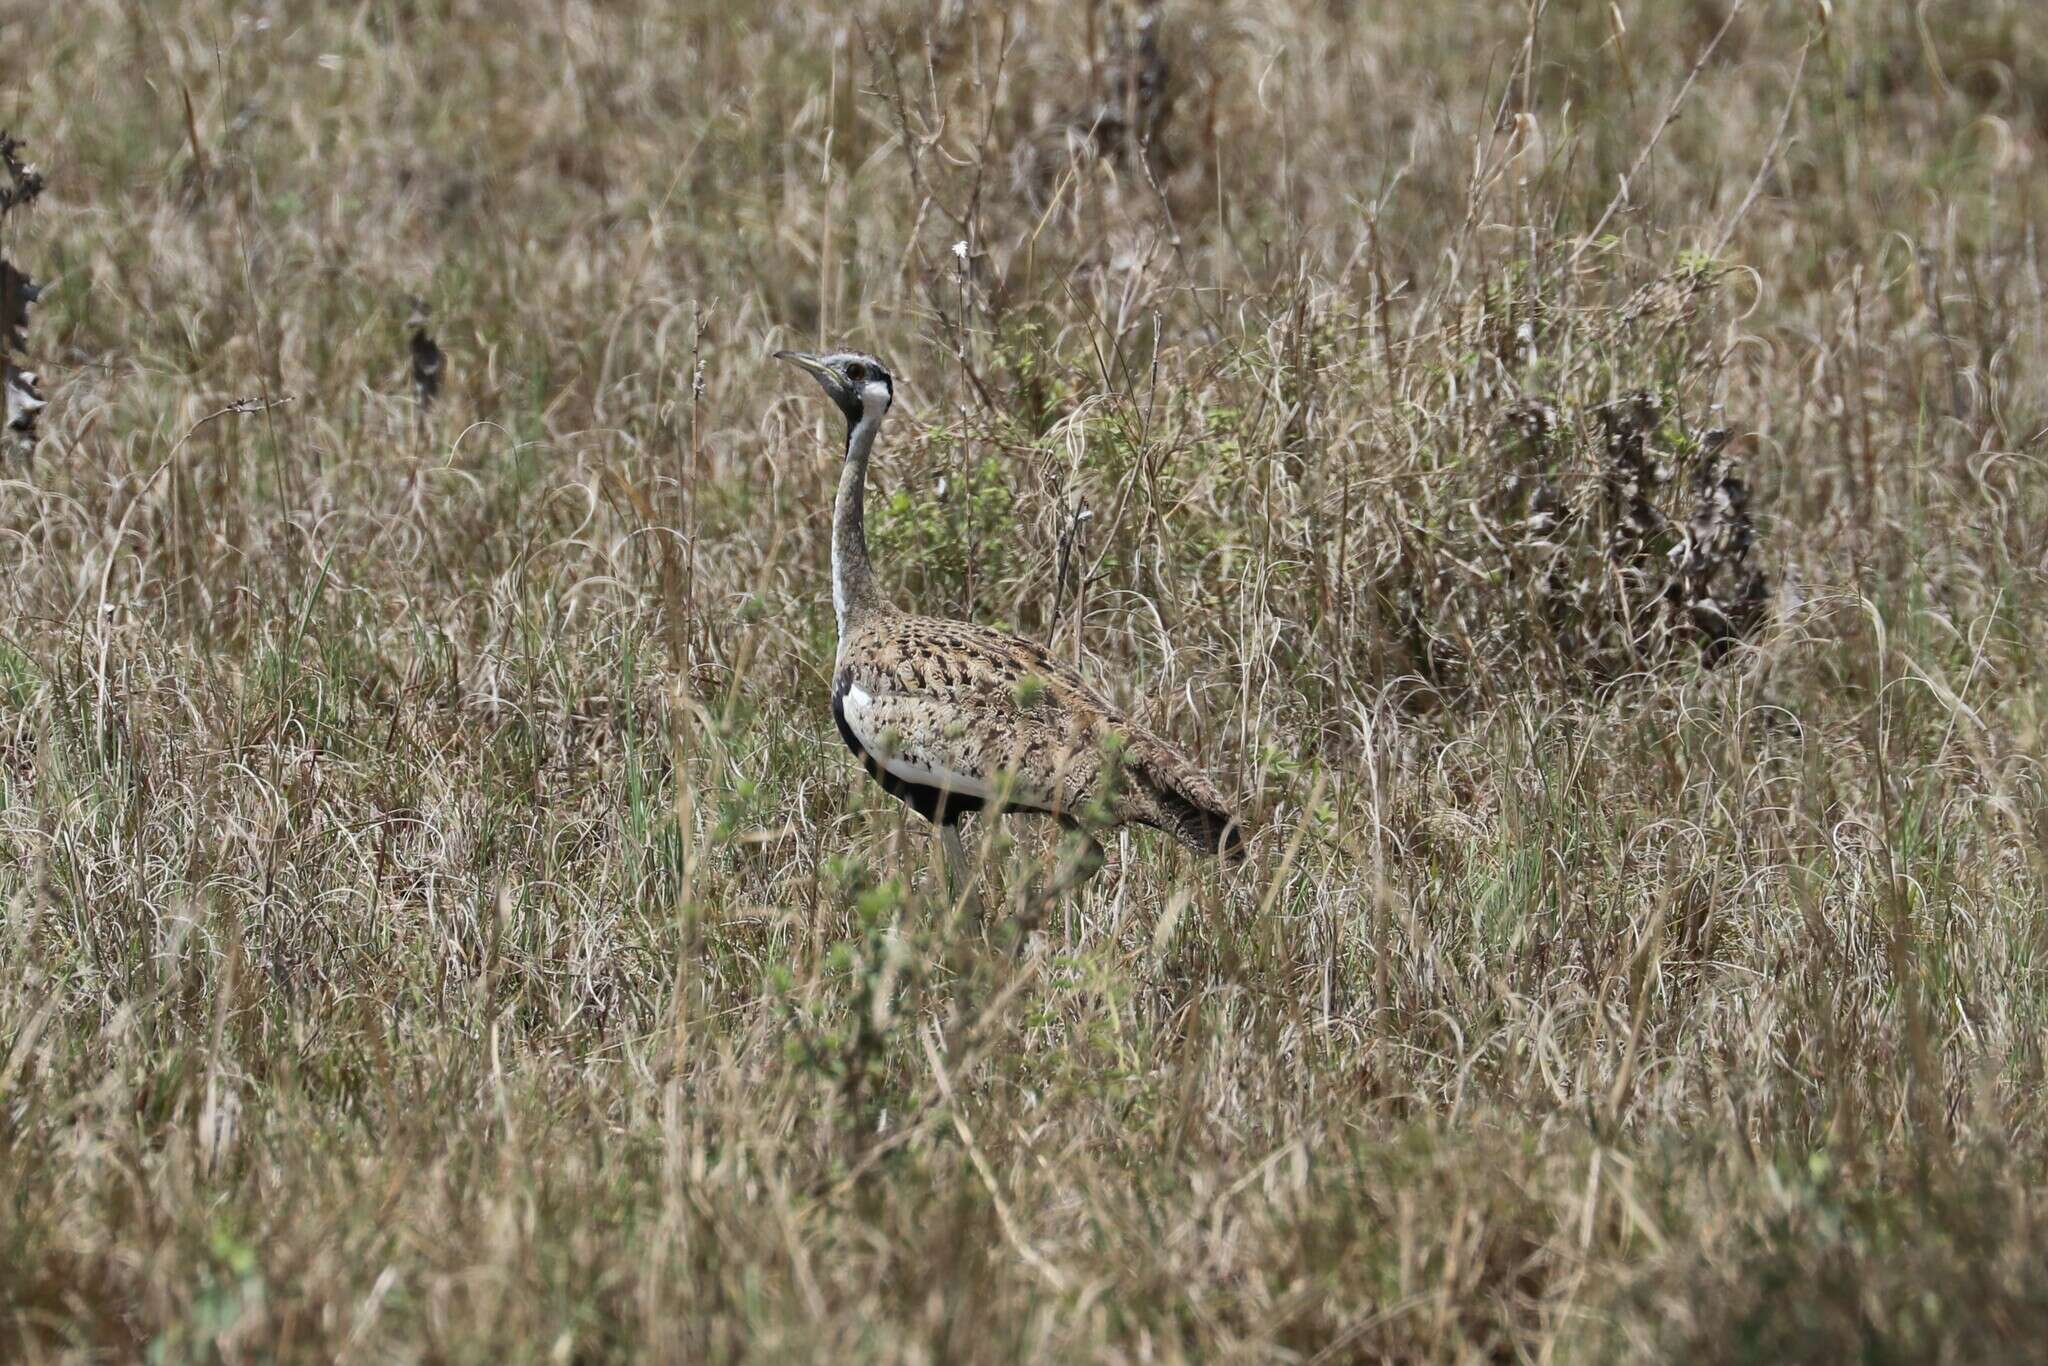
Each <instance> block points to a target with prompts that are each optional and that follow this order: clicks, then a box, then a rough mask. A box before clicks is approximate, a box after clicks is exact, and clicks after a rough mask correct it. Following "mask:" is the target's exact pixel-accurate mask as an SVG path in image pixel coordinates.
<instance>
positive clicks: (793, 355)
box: [775, 351, 839, 384]
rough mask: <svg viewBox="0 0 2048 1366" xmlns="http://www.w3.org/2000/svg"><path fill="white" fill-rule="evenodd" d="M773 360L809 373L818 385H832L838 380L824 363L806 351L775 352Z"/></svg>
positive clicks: (830, 368)
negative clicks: (785, 362) (786, 363)
mask: <svg viewBox="0 0 2048 1366" xmlns="http://www.w3.org/2000/svg"><path fill="white" fill-rule="evenodd" d="M775 359H777V360H786V361H788V362H789V363H790V364H791V365H794V366H796V367H797V368H798V369H800V370H808V371H810V372H811V375H812V377H813V378H815V379H816V380H817V381H818V382H819V383H820V384H829V383H834V382H836V381H837V380H838V378H839V376H838V375H836V374H834V373H833V372H832V367H831V366H829V365H827V364H825V362H824V361H821V360H819V359H818V358H817V357H816V356H814V355H812V354H811V353H810V352H808V351H777V352H776V353H775Z"/></svg>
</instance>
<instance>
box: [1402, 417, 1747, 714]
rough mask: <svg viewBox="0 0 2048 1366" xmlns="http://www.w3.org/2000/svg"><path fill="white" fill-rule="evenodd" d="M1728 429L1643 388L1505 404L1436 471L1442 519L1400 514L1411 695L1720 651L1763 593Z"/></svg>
mask: <svg viewBox="0 0 2048 1366" xmlns="http://www.w3.org/2000/svg"><path fill="white" fill-rule="evenodd" d="M1588 429H1590V430H1588ZM1732 435H1733V433H1732V432H1731V431H1730V430H1729V429H1728V428H1726V427H1713V428H1706V429H1701V428H1698V427H1694V426H1690V425H1687V424H1686V423H1685V422H1684V421H1682V420H1681V419H1679V418H1676V417H1670V416H1667V415H1666V412H1665V406H1664V403H1663V401H1662V400H1661V399H1660V398H1659V397H1658V396H1657V395H1656V394H1654V393H1651V392H1648V391H1643V390H1638V391H1635V392H1633V393H1628V394H1624V395H1622V396H1621V397H1619V398H1615V399H1611V400H1609V401H1607V402H1605V403H1602V404H1599V405H1598V406H1596V407H1594V408H1593V409H1592V410H1591V411H1590V412H1587V413H1579V414H1565V413H1562V412H1560V411H1559V409H1558V408H1557V407H1556V406H1555V405H1553V404H1550V403H1547V402H1544V401H1542V400H1537V399H1530V400H1524V401H1522V402H1520V403H1517V404H1515V405H1514V406H1512V407H1511V408H1510V409H1509V410H1508V412H1507V413H1506V414H1505V415H1504V416H1503V417H1502V419H1501V421H1500V423H1499V425H1498V426H1497V427H1496V429H1495V431H1494V432H1493V434H1492V436H1491V437H1490V439H1489V442H1488V449H1487V451H1486V453H1485V457H1482V458H1480V459H1477V460H1474V461H1473V462H1472V463H1473V465H1474V466H1475V467H1476V468H1475V470H1474V474H1473V479H1472V480H1469V481H1468V480H1458V479H1453V480H1446V481H1445V484H1446V487H1448V488H1449V489H1451V490H1453V492H1452V494H1451V497H1450V498H1449V499H1448V500H1446V504H1440V505H1439V506H1444V507H1445V510H1446V513H1447V516H1446V520H1445V521H1444V522H1443V523H1442V524H1439V525H1433V526H1421V527H1409V528H1403V531H1404V532H1405V533H1406V538H1405V544H1404V546H1403V553H1402V557H1401V559H1400V560H1399V561H1397V562H1396V564H1395V565H1394V566H1393V567H1392V569H1391V570H1389V571H1388V572H1387V574H1386V576H1385V580H1384V582H1386V585H1387V586H1386V588H1385V590H1384V591H1385V593H1386V595H1387V598H1388V599H1389V602H1388V606H1387V609H1386V610H1387V614H1388V616H1389V617H1390V618H1392V619H1393V620H1394V621H1395V622H1398V623H1399V625H1400V628H1401V631H1402V633H1403V634H1404V635H1405V636H1406V637H1407V638H1408V641H1409V642H1410V654H1409V655H1408V657H1407V658H1406V660H1405V661H1404V662H1405V663H1406V664H1407V665H1408V666H1409V668H1410V669H1411V670H1412V674H1411V676H1412V677H1413V678H1414V680H1415V681H1416V682H1417V683H1418V684H1420V685H1422V690H1423V691H1422V694H1421V695H1426V696H1430V697H1436V698H1442V697H1443V696H1444V695H1445V694H1447V693H1453V692H1455V693H1459V694H1467V693H1470V692H1471V691H1472V690H1474V689H1485V688H1487V687H1489V686H1493V687H1498V686H1500V680H1503V679H1507V680H1510V681H1509V682H1508V684H1507V686H1510V687H1514V688H1520V687H1526V686H1527V685H1528V683H1529V681H1530V679H1531V677H1532V673H1533V674H1534V675H1536V676H1542V677H1547V678H1548V679H1550V680H1551V681H1552V682H1553V683H1554V684H1556V685H1557V686H1561V687H1573V686H1602V687H1605V686H1612V685H1614V684H1615V683H1616V682H1617V681H1618V680H1623V679H1631V680H1634V681H1635V682H1636V683H1637V684H1643V683H1645V682H1647V681H1648V675H1649V674H1650V673H1652V672H1653V671H1655V670H1657V669H1659V668H1661V667H1664V666H1666V665H1670V664H1673V663H1677V664H1679V665H1681V666H1682V665H1683V664H1684V663H1686V662H1698V663H1704V664H1706V665H1708V666H1712V665H1715V664H1718V663H1720V662H1721V661H1722V660H1724V659H1726V658H1727V657H1728V655H1729V652H1730V651H1731V650H1733V649H1734V648H1735V647H1736V646H1737V645H1739V644H1740V643H1742V642H1743V641H1744V640H1746V639H1748V638H1749V637H1751V636H1752V635H1754V634H1755V633H1756V631H1757V630H1758V629H1759V628H1760V627H1761V626H1762V625H1763V624H1764V622H1765V620H1766V618H1767V616H1768V609H1769V596H1770V595H1769V590H1768V586H1767V584H1768V580H1767V578H1766V576H1765V572H1764V570H1763V569H1762V567H1761V564H1760V556H1759V554H1758V552H1757V544H1756V541H1757V531H1756V524H1755V522H1754V520H1753V519H1752V517H1751V515H1750V509H1749V503H1750V491H1749V485H1748V482H1747V481H1746V480H1745V478H1744V476H1743V474H1742V471H1741V468H1740V466H1739V464H1738V463H1737V462H1736V461H1735V460H1734V459H1733V458H1732V457H1731V456H1730V455H1729V454H1728V453H1727V450H1728V445H1729V441H1730V438H1731V437H1732ZM1486 457H1490V458H1486ZM1478 481H1484V484H1482V485H1481V486H1480V487H1478V488H1476V489H1475V488H1470V487H1469V485H1470V484H1471V483H1474V482H1478ZM1488 484H1490V487H1487V486H1485V485H1488ZM1467 493H1469V494H1470V496H1469V497H1464V496H1462V495H1464V494H1467Z"/></svg>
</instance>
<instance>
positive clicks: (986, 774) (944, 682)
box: [775, 351, 1244, 906]
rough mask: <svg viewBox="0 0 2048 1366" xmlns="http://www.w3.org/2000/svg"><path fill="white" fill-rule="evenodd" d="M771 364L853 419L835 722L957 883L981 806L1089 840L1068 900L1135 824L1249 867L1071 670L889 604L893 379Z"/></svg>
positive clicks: (842, 516) (1213, 813)
mask: <svg viewBox="0 0 2048 1366" xmlns="http://www.w3.org/2000/svg"><path fill="white" fill-rule="evenodd" d="M775 354H776V356H777V357H778V358H779V359H781V360H786V361H789V362H791V363H792V364H795V365H797V366H800V367H802V368H803V369H804V370H806V371H808V372H809V373H810V374H811V376H812V377H813V378H814V379H816V380H817V381H818V383H819V385H820V386H822V387H823V388H824V390H825V393H826V395H827V396H828V397H829V398H831V400H832V401H833V403H835V404H836V405H838V408H839V411H840V412H841V413H842V414H844V415H845V417H846V456H845V460H844V462H843V463H842V465H841V467H840V471H839V494H838V498H837V500H836V501H835V503H834V506H833V513H832V610H833V614H834V615H835V616H836V617H837V618H838V625H839V648H838V657H837V659H836V661H835V663H834V667H833V672H832V720H833V722H834V723H835V724H836V725H837V726H838V728H839V735H840V738H842V739H843V740H845V741H846V746H847V748H848V749H851V750H852V751H853V753H854V755H855V757H857V758H858V759H859V760H860V762H861V766H862V767H863V768H865V769H866V770H867V771H868V773H869V775H870V776H872V777H873V778H874V779H875V781H876V782H878V783H880V784H881V785H882V787H883V788H884V789H886V790H887V791H888V792H889V793H891V794H892V795H894V796H896V797H898V798H900V799H901V800H902V801H904V802H905V803H907V804H908V805H909V806H910V807H911V808H912V809H913V810H915V811H916V812H917V813H918V814H919V815H921V816H923V817H924V818H925V819H926V820H928V821H931V822H932V823H933V824H934V825H936V826H938V828H939V838H940V841H941V843H942V844H943V846H944V848H945V854H946V861H947V864H948V865H949V869H950V872H951V875H952V877H953V878H954V880H955V882H956V884H957V885H958V886H960V887H963V888H964V887H967V886H969V885H970V884H969V882H968V877H969V873H968V866H967V856H966V852H965V850H964V849H963V848H962V846H961V843H960V825H959V822H960V818H961V817H962V816H964V815H968V814H970V813H972V812H976V811H980V810H982V809H984V808H999V809H1001V810H1005V811H1024V812H1036V813H1041V814H1044V815H1049V816H1053V817H1055V818H1057V819H1058V820H1059V821H1060V822H1061V823H1062V824H1064V825H1066V826H1067V827H1069V828H1070V829H1073V830H1077V831H1079V832H1080V833H1081V834H1082V836H1083V837H1084V847H1083V850H1082V853H1081V856H1080V858H1078V859H1077V860H1075V863H1074V865H1073V867H1072V869H1071V871H1070V873H1069V874H1068V875H1067V876H1066V877H1065V878H1064V879H1063V880H1062V884H1061V889H1062V890H1064V889H1065V888H1069V887H1072V886H1074V885H1076V884H1078V883H1079V882H1081V881H1085V880H1086V879H1087V878H1088V877H1089V876H1091V875H1092V874H1093V873H1094V872H1095V870H1096V869H1097V868H1098V867H1100V866H1101V862H1102V849H1101V845H1100V844H1099V843H1098V842H1097V840H1096V836H1097V835H1098V834H1100V833H1102V832H1103V831H1105V830H1107V829H1111V828H1114V827H1116V826H1120V825H1126V824H1137V825H1149V826H1153V827H1155V828H1157V829H1160V830H1164V831H1166V832H1167V833H1168V834H1171V835H1173V836H1174V837H1175V838H1177V839H1179V840H1180V841H1181V843H1183V844H1185V845H1187V846H1188V847H1189V848H1192V849H1195V850H1197V851H1199V852H1201V853H1205V854H1221V855H1222V856H1223V858H1224V859H1225V861H1226V862H1229V863H1231V864H1236V863H1240V862H1242V861H1243V858H1244V838H1243V833H1242V831H1241V829H1240V827H1239V825H1238V822H1237V819H1236V817H1234V816H1233V815H1231V813H1230V809H1229V808H1228V807H1227V806H1226V805H1225V804H1224V800H1223V795H1222V794H1221V793H1220V792H1218V791H1217V790H1216V785H1215V784H1214V783H1212V782H1210V781H1209V779H1208V777H1207V776H1205V775H1204V774H1203V773H1202V771H1201V770H1200V769H1198V768H1196V767H1195V766H1194V764H1192V763H1190V762H1189V761H1188V759H1187V757H1186V756H1185V755H1183V754H1182V753H1181V752H1180V751H1179V750H1177V749H1175V748H1174V747H1173V746H1172V745H1170V744H1168V743H1167V742H1166V741H1164V740H1162V739H1160V738H1159V737H1158V736H1156V735H1154V734H1152V733H1151V732H1150V731H1148V730H1146V729H1145V728H1144V727H1143V726H1140V725H1137V724H1136V723H1134V722H1133V721H1131V720H1130V719H1129V718H1127V717H1125V716H1124V715H1123V714H1122V713H1121V712H1119V711H1118V710H1117V709H1116V708H1115V707H1113V706H1111V705H1110V704H1109V703H1108V702H1106V701H1104V700H1103V699H1102V697H1101V696H1100V695H1099V694H1098V693H1096V692H1095V690H1094V689H1092V688H1090V687H1089V686H1088V684H1087V682H1086V681H1085V680H1083V679H1082V677H1081V676H1080V674H1078V673H1076V672H1075V671H1074V670H1073V669H1072V668H1070V667H1069V666H1068V665H1066V664H1063V663H1061V662H1060V661H1059V660H1057V659H1054V658H1053V657H1052V656H1051V655H1049V654H1047V653H1046V652H1045V651H1044V650H1043V649H1041V648H1040V647H1039V646H1037V645H1035V644H1033V643H1032V642H1030V641H1028V640H1022V639H1020V638H1018V637H1016V636H1013V635H1009V634H1006V633H1004V632H1002V631H994V630H990V629H988V628H987V627H983V626H976V625H973V624H971V623H969V622H962V621H946V620H942V619H939V618H934V617H919V616H911V615H908V614H906V613H903V612H899V611H896V610H895V609H894V608H892V607H890V606H889V605H888V604H887V603H886V602H885V601H884V600H883V598H882V595H881V593H880V591H879V590H878V589H877V588H876V587H875V572H874V567H873V565H872V564H871V563H870V562H869V560H868V542H867V529H866V524H865V521H864V518H863V515H862V505H863V499H864V494H865V489H866V484H867V472H868V455H869V453H870V452H872V451H873V450H874V448H875V437H876V435H877V434H878V433H879V432H880V431H881V430H882V419H883V418H885V417H886V416H888V413H889V405H890V403H891V402H892V401H893V400H894V398H895V384H894V381H892V380H891V379H890V377H889V371H888V369H887V368H886V367H885V366H884V365H883V364H882V363H881V362H880V361H878V360H876V359H875V358H874V357H873V356H869V355H863V354H861V353H859V352H852V351H846V352H839V353H836V354H833V355H829V356H814V355H811V354H810V353H808V352H804V351H778V352H776V353H775ZM968 895H969V898H970V900H974V898H973V896H972V893H971V892H969V894H968ZM975 904H976V905H977V906H978V901H975Z"/></svg>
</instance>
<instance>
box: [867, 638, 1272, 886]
mask: <svg viewBox="0 0 2048 1366" xmlns="http://www.w3.org/2000/svg"><path fill="white" fill-rule="evenodd" d="M834 687H835V696H836V697H837V698H838V702H839V709H840V714H841V716H842V717H843V718H844V720H845V723H846V725H847V728H848V730H849V731H851V732H852V734H853V736H854V738H855V739H856V740H857V741H858V742H859V744H860V746H861V748H862V749H863V750H864V751H865V752H866V753H867V755H868V756H869V757H870V759H871V760H872V761H873V762H875V763H877V764H879V765H880V766H881V767H882V768H883V769H884V770H886V771H887V772H888V773H889V774H891V775H892V776H894V777H896V778H898V779H900V780H902V781H904V782H909V783H915V784H919V785H921V786H925V787H935V788H939V789H941V790H943V791H947V792H952V793H958V794H960V795H962V796H968V797H976V798H980V799H982V800H992V799H999V800H1002V801H1003V802H1005V803H1006V804H1008V805H1010V806H1013V807H1023V808H1027V809H1035V810H1039V811H1048V812H1053V813H1055V814H1072V815H1075V816H1076V817H1081V816H1082V813H1083V812H1084V811H1085V810H1086V809H1087V808H1088V807H1089V804H1090V803H1091V802H1100V803H1103V804H1104V805H1105V806H1106V808H1107V810H1106V811H1104V812H1103V814H1106V815H1108V816H1109V817H1110V818H1111V820H1112V822H1115V821H1138V822H1142V823H1143V824H1146V825H1152V826H1156V827H1158V828H1159V829H1162V830H1165V831H1167V832H1169V833H1171V834H1173V835H1175V836H1177V837H1178V838H1180V839H1181V840H1182V841H1183V842H1185V843H1187V844H1189V845H1191V846H1192V847H1195V848H1198V849H1202V850H1204V851H1205V852H1208V853H1215V852H1217V850H1218V849H1219V848H1221V849H1222V850H1223V851H1224V852H1225V853H1234V852H1235V851H1236V850H1237V849H1238V847H1239V844H1240V838H1239V832H1238V829H1237V824H1236V821H1235V820H1234V818H1233V817H1232V816H1231V815H1230V813H1229V811H1228V808H1227V807H1226V806H1225V805H1224V802H1223V798H1222V795H1221V794H1220V793H1218V792H1217V790H1216V788H1215V785H1214V784H1212V783H1211V782H1210V781H1209V779H1208V778H1207V776H1206V775H1204V774H1203V773H1202V772H1201V770H1199V769H1197V768H1196V767H1195V766H1194V765H1193V764H1192V763H1190V762H1189V761H1188V760H1187V758H1186V757H1185V756H1183V755H1182V754H1181V753H1180V751H1179V750H1177V749H1175V748H1174V747H1173V746H1172V745H1169V744H1167V743H1166V742H1165V741H1163V740H1161V739H1159V738H1158V737H1157V736H1155V735H1153V734H1152V733H1151V732H1150V731H1147V730H1145V729H1144V728H1143V727H1140V726H1137V725H1134V724H1132V723H1131V722H1130V721H1128V720H1126V719H1125V717H1124V716H1123V715H1122V713H1120V712H1119V711H1117V709H1116V708H1115V707H1113V706H1111V705H1110V704H1109V703H1108V702H1106V701H1104V700H1103V699H1102V697H1101V696H1100V695H1099V694H1097V693H1096V692H1095V691H1094V690H1093V689H1092V688H1090V687H1089V686H1088V684H1087V682H1086V681H1085V680H1084V679H1083V678H1082V677H1081V676H1080V674H1078V673H1076V672H1075V671H1074V669H1073V668H1072V667H1071V666H1069V665H1067V664H1065V663H1062V662H1061V661H1059V660H1057V659H1054V658H1053V657H1052V656H1051V655H1049V654H1047V653H1046V652H1045V650H1044V649H1042V648H1041V647H1040V646H1038V645H1036V644H1033V643H1032V642H1031V641H1028V640H1023V639H1020V638H1019V637H1016V636H1012V635H1008V634H1005V633H1004V632H1001V631H992V630H989V629H987V628H985V627H980V626H972V625H968V624H966V623H962V622H952V621H942V620H936V619H933V618H928V617H892V618H889V619H886V620H884V621H881V622H877V623H874V624H872V625H870V626H868V627H865V628H863V629H862V630H860V631H858V632H856V633H855V634H854V635H853V636H852V637H850V638H849V639H848V640H847V642H846V645H845V648H843V649H842V650H841V651H840V657H839V673H838V678H837V679H836V680H835V684H834ZM1111 769H1113V770H1114V772H1115V773H1116V774H1117V775H1118V776H1117V777H1116V778H1114V779H1111V780H1109V781H1105V771H1106V770H1111Z"/></svg>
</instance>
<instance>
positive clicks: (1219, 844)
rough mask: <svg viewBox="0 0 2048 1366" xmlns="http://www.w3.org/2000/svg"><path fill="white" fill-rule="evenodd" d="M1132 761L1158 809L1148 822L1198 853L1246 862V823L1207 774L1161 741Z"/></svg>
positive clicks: (1234, 862)
mask: <svg viewBox="0 0 2048 1366" xmlns="http://www.w3.org/2000/svg"><path fill="white" fill-rule="evenodd" d="M1148 748H1149V749H1150V751H1151V752H1150V753H1147V754H1144V755H1142V756H1141V757H1140V758H1139V762H1137V763H1136V764H1134V765H1132V767H1133V769H1134V770H1135V773H1134V776H1136V777H1137V778H1139V779H1140V780H1141V781H1142V782H1143V783H1144V785H1145V787H1146V788H1147V789H1148V790H1149V795H1150V796H1151V797H1152V805H1153V806H1154V808H1155V811H1153V812H1148V813H1147V815H1146V817H1145V818H1144V823H1145V824H1147V825H1150V826H1152V827H1154V828H1155V829H1159V830H1164V831H1165V832H1166V833H1167V834H1169V835H1172V836H1173V837H1174V838H1175V839H1177V840H1179V841H1180V842H1181V843H1182V844H1185V845H1186V846H1187V847H1188V848H1190V849H1192V850H1194V851H1195V852H1196V853H1198V854H1214V855H1217V856H1218V857H1220V858H1221V859H1222V860H1223V862H1224V865H1225V866H1226V867H1231V868H1236V867H1239V866H1240V865H1242V864H1243V863H1244V860H1245V848H1244V826H1243V825H1242V824H1241V823H1240V822H1239V821H1238V819H1237V817H1235V816H1233V815H1232V814H1230V808H1229V807H1228V806H1227V805H1225V804H1224V801H1223V794H1222V793H1221V792H1218V791H1217V790H1216V785H1215V784H1214V783H1212V782H1210V781H1209V779H1208V776H1207V775H1206V774H1204V773H1203V772H1202V771H1201V770H1200V769H1198V768H1196V767H1195V766H1194V765H1193V764H1191V763H1189V762H1188V761H1187V760H1186V759H1185V758H1183V757H1182V756H1181V755H1180V754H1179V753H1177V752H1176V751H1174V750H1173V749H1172V747H1170V746H1168V745H1166V744H1164V743H1163V742H1160V743H1156V744H1155V745H1154V746H1149V747H1148Z"/></svg>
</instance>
